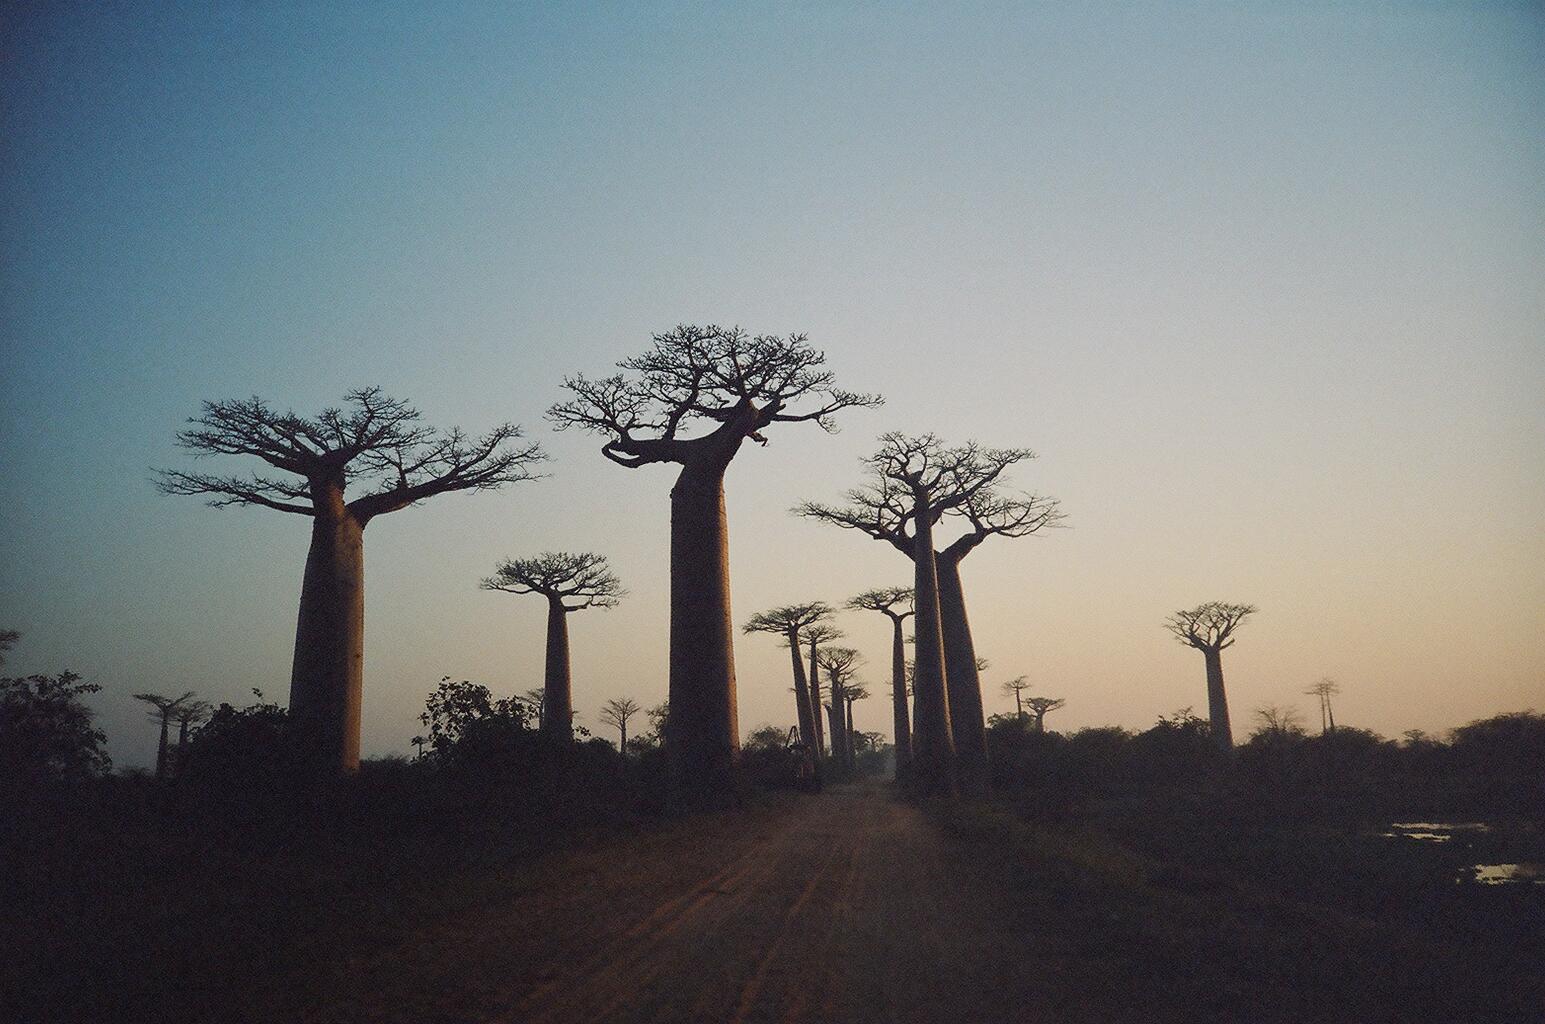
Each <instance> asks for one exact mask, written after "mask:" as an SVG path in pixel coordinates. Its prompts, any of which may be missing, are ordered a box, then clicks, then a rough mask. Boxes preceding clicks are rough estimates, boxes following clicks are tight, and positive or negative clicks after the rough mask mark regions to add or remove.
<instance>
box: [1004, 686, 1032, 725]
mask: <svg viewBox="0 0 1545 1024" xmlns="http://www.w3.org/2000/svg"><path fill="white" fill-rule="evenodd" d="M1028 689H1030V677H1029V676H1015V677H1014V678H1013V679H1010V680H1009V681H1008V682H1006V683H1004V684H1003V694H1004V696H1006V697H1013V698H1014V713H1015V714H1016V715H1018V716H1019V717H1020V718H1023V717H1025V698H1024V693H1025V691H1026V690H1028Z"/></svg>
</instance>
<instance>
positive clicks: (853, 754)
mask: <svg viewBox="0 0 1545 1024" xmlns="http://www.w3.org/2000/svg"><path fill="white" fill-rule="evenodd" d="M868 697H869V687H867V686H864V685H863V684H862V683H847V684H845V685H844V686H843V687H842V703H843V704H844V705H845V709H846V715H845V717H844V720H843V727H844V729H845V732H844V734H843V735H844V736H845V737H846V742H847V749H848V770H849V771H851V770H853V769H854V768H856V767H858V762H857V756H858V743H859V736H860V733H859V731H858V728H857V727H856V726H855V725H854V724H853V705H854V704H855V703H857V702H858V701H861V700H865V699H867V698H868Z"/></svg>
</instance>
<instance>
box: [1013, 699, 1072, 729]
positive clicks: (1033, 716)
mask: <svg viewBox="0 0 1545 1024" xmlns="http://www.w3.org/2000/svg"><path fill="white" fill-rule="evenodd" d="M1066 703H1067V701H1065V700H1063V699H1062V698H1061V697H1026V698H1025V707H1027V708H1029V709H1030V727H1031V728H1032V729H1034V730H1035V731H1036V732H1045V731H1046V716H1047V715H1049V714H1051V713H1052V712H1053V711H1056V710H1057V709H1058V708H1060V707H1062V706H1063V705H1064V704H1066ZM1021 713H1022V712H1021Z"/></svg>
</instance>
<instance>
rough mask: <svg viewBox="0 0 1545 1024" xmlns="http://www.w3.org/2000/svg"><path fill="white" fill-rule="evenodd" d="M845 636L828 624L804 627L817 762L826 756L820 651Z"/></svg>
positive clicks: (835, 748)
mask: <svg viewBox="0 0 1545 1024" xmlns="http://www.w3.org/2000/svg"><path fill="white" fill-rule="evenodd" d="M845 635H846V634H844V633H843V632H842V630H840V629H838V628H837V627H836V626H833V625H832V624H831V623H829V622H817V623H815V624H813V625H810V626H806V627H805V630H804V640H805V644H806V645H807V646H808V647H809V649H810V707H811V709H812V710H813V711H814V713H815V756H816V759H817V761H819V760H820V758H822V757H824V756H826V726H825V724H823V722H822V720H821V708H822V706H823V703H822V699H821V651H822V650H823V649H824V648H825V646H826V645H827V644H829V643H832V642H834V641H837V640H841V639H842V638H843V637H844V636H845ZM836 742H837V741H836V738H835V737H833V739H832V747H831V753H832V756H833V757H836V756H837V746H836Z"/></svg>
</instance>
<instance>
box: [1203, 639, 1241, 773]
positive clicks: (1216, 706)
mask: <svg viewBox="0 0 1545 1024" xmlns="http://www.w3.org/2000/svg"><path fill="white" fill-rule="evenodd" d="M1202 656H1203V657H1204V658H1206V659H1207V717H1208V720H1209V721H1210V722H1211V723H1212V738H1213V742H1215V743H1217V744H1218V746H1220V747H1222V748H1223V749H1224V750H1232V749H1234V732H1233V730H1232V729H1230V728H1229V722H1228V695H1227V694H1226V693H1224V692H1223V655H1222V652H1220V651H1218V650H1217V649H1216V648H1206V649H1204V650H1203V651H1202Z"/></svg>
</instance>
